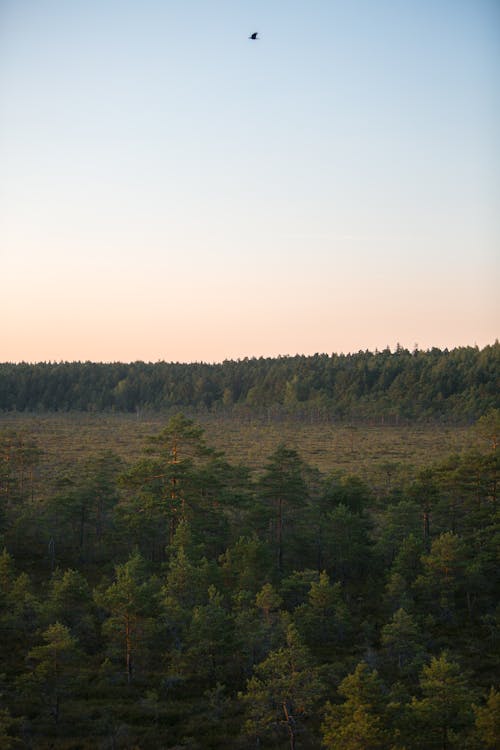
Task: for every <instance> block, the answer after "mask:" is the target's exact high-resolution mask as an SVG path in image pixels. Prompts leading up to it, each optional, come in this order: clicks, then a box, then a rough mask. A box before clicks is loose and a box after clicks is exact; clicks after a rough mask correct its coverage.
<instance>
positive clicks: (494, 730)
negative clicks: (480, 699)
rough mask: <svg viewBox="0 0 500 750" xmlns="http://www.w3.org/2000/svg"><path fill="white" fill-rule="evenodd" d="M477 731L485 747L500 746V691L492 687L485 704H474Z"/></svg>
mask: <svg viewBox="0 0 500 750" xmlns="http://www.w3.org/2000/svg"><path fill="white" fill-rule="evenodd" d="M474 713H475V715H476V731H477V735H478V737H479V739H480V741H481V742H482V743H483V747H485V748H495V747H498V742H499V740H500V693H499V692H498V691H497V690H495V688H491V690H490V693H489V695H488V700H487V701H486V705H484V706H474Z"/></svg>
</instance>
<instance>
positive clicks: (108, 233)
mask: <svg viewBox="0 0 500 750" xmlns="http://www.w3.org/2000/svg"><path fill="white" fill-rule="evenodd" d="M253 31H259V32H260V35H261V39H260V41H257V42H252V41H250V40H248V38H247V37H248V36H249V34H251V33H252V32H253ZM499 134H500V3H499V2H498V1H497V0H342V1H340V0H308V1H307V2H305V0H302V1H301V2H298V1H297V0H262V1H261V0H252V2H250V1H249V0H247V1H245V2H243V1H240V0H140V1H139V0H135V2H131V1H130V0H119V1H118V0H0V269H1V280H2V283H1V291H0V360H1V361H20V360H24V361H47V360H57V361H58V360H96V361H114V360H122V361H132V360H138V359H143V360H149V361H156V360H159V359H162V360H167V361H171V360H178V361H200V360H204V361H209V362H213V361H221V360H223V359H235V358H239V357H245V356H260V355H265V356H268V355H272V356H275V355H278V354H295V353H304V354H311V353H314V352H327V353H331V352H341V351H343V352H349V351H357V350H359V349H372V350H374V349H375V348H379V349H382V348H384V347H385V346H387V345H389V346H390V347H394V346H395V345H396V343H397V342H399V343H401V344H402V345H403V346H406V347H409V348H413V347H414V346H415V344H416V345H418V347H419V348H421V349H426V348H428V347H432V346H438V347H449V348H451V347H454V346H460V345H468V344H471V345H473V344H477V345H478V346H484V345H486V344H490V343H493V341H494V340H495V338H496V337H497V336H498V335H499V330H500V325H499V323H500V306H499V294H498V288H499V283H498V282H499V281H500V274H499V249H500V218H499V217H500V210H499V207H500V178H499V175H500V146H499Z"/></svg>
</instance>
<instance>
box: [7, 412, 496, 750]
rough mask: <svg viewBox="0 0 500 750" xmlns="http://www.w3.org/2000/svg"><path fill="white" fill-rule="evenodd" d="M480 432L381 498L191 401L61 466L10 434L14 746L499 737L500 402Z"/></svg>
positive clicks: (414, 743) (454, 742)
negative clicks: (198, 414)
mask: <svg viewBox="0 0 500 750" xmlns="http://www.w3.org/2000/svg"><path fill="white" fill-rule="evenodd" d="M478 430H479V431H480V433H481V434H482V435H483V436H484V437H485V441H484V450H481V451H479V450H474V451H472V452H467V453H462V454H457V455H451V456H449V457H448V458H447V459H446V460H442V461H440V462H439V463H430V464H429V466H427V467H426V468H425V469H423V470H422V471H421V472H420V473H419V475H418V476H417V477H416V478H415V479H412V480H402V483H401V484H398V483H396V482H393V483H391V484H390V485H388V486H387V488H386V491H385V494H383V495H380V493H379V494H377V495H375V494H374V493H373V491H372V489H371V488H370V486H369V485H368V484H366V483H364V482H363V481H361V479H360V478H359V477H357V476H356V475H349V474H342V473H340V472H338V471H332V472H331V473H329V474H326V475H325V474H321V473H320V472H319V471H318V470H317V469H315V468H314V467H312V466H310V465H308V464H307V463H306V462H305V461H304V460H303V459H302V457H301V456H300V454H299V453H298V452H297V451H296V450H294V449H291V448H290V447H287V446H286V445H280V446H278V447H277V448H276V449H275V450H274V451H273V452H272V454H271V455H269V456H264V457H263V461H262V467H261V470H260V471H257V472H255V473H253V474H252V473H251V472H250V471H249V470H248V469H247V468H246V467H245V466H242V465H233V464H231V463H229V462H228V461H227V460H226V458H225V456H224V454H223V453H222V452H218V451H215V450H214V449H213V448H211V447H210V445H209V444H208V442H207V438H206V436H205V434H204V431H203V430H202V428H201V427H199V426H198V425H197V424H196V423H195V422H193V421H191V420H190V419H188V418H186V417H185V416H183V415H182V414H177V415H175V416H173V417H172V418H170V419H169V421H168V422H167V423H166V425H165V427H164V428H163V429H162V430H161V431H160V432H159V433H158V434H155V435H151V436H150V437H149V438H148V439H147V440H146V442H145V444H144V450H143V453H142V455H141V457H140V458H139V459H138V460H135V461H133V462H131V463H128V464H127V463H124V462H123V460H122V459H120V458H119V457H117V456H116V455H114V454H113V453H111V452H109V451H105V452H101V453H98V454H95V455H91V456H87V457H85V458H83V459H82V460H80V461H78V460H74V461H72V462H71V463H68V465H67V466H65V467H63V468H62V469H60V470H59V471H58V473H57V475H56V476H54V477H52V478H51V479H50V480H49V479H48V478H47V477H46V476H45V475H44V474H43V473H40V471H39V466H40V463H41V461H42V460H43V445H37V444H36V443H35V441H34V440H33V439H31V438H30V436H29V434H28V435H27V434H21V433H18V432H13V431H9V432H4V433H2V434H1V436H0V534H1V542H2V545H3V547H4V551H3V553H2V554H1V555H0V633H1V638H0V655H1V660H2V673H1V676H0V747H2V748H6V749H8V748H23V749H24V748H26V749H30V750H31V749H33V750H34V749H35V748H36V750H44V749H45V748H46V749H47V750H48V749H49V748H52V749H57V750H63V749H64V750H90V748H92V750H95V749H96V748H100V749H102V750H107V749H108V748H109V749H111V748H113V749H115V750H118V749H120V748H122V749H124V750H125V749H127V750H155V749H158V750H160V749H162V750H181V748H183V749H184V750H201V748H203V749H208V750H210V749H213V750H215V749H216V748H221V747H231V748H235V750H237V748H241V749H242V750H244V749H247V748H248V750H250V748H257V747H260V748H262V749H264V748H278V749H281V748H282V749H283V750H284V749H285V748H289V749H290V750H312V749H313V748H317V750H319V749H320V748H326V750H361V749H363V750H432V749H433V748H436V749H439V750H450V749H451V748H459V749H463V750H466V749H469V750H479V749H480V748H496V747H498V741H499V738H500V728H499V727H500V693H499V692H498V682H497V680H498V674H499V667H500V657H499V654H500V651H499V648H498V646H499V644H500V608H499V606H498V565H497V563H498V539H499V509H498V498H497V494H498V486H497V484H498V479H497V478H498V431H499V412H498V410H497V411H492V412H491V413H490V414H488V415H486V416H484V417H483V418H481V420H479V423H478ZM405 481H406V482H407V483H405Z"/></svg>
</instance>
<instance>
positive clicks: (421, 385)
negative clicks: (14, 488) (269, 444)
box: [0, 342, 500, 422]
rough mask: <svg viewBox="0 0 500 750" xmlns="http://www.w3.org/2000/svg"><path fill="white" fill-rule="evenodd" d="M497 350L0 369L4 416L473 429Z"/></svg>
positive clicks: (494, 399) (494, 379) (491, 394)
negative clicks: (186, 413)
mask: <svg viewBox="0 0 500 750" xmlns="http://www.w3.org/2000/svg"><path fill="white" fill-rule="evenodd" d="M499 370H500V344H499V343H498V342H495V344H493V345H491V346H486V347H484V348H483V349H479V348H477V347H460V348H457V349H452V350H451V351H448V350H443V351H442V350H440V349H431V350H428V351H420V350H418V349H416V350H414V351H413V352H410V351H408V350H407V349H403V348H402V347H399V346H398V347H397V348H396V350H395V351H393V352H391V351H390V350H389V349H385V350H384V351H380V352H369V351H365V352H358V353H357V354H346V355H344V354H332V355H327V354H315V355H314V356H298V355H297V356H293V357H291V356H290V357H289V356H286V357H277V358H263V357H261V358H253V359H243V360H238V361H225V362H223V363H221V364H206V363H192V364H181V363H172V362H171V363H167V362H157V363H146V362H134V363H130V364H124V363H111V364H103V363H93V362H59V363H56V362H45V363H37V364H29V363H19V364H12V363H3V364H0V410H1V411H12V410H17V411H27V412H40V411H69V410H80V411H123V412H135V411H139V410H147V409H150V410H165V411H168V410H178V409H179V408H181V409H183V410H189V409H191V410H193V411H194V412H196V411H198V412H200V411H201V410H209V411H211V412H219V413H231V414H233V413H235V414H241V415H244V414H262V413H265V414H267V415H268V416H273V415H274V416H279V415H282V414H296V415H298V416H301V415H311V414H314V415H316V416H318V417H319V418H330V419H339V420H353V419H360V420H362V419H373V418H377V419H379V418H387V419H389V420H391V419H392V420H399V419H407V420H417V419H418V420H436V419H439V420H441V419H445V420H451V421H453V420H454V421H460V422H464V421H469V422H470V421H474V420H475V419H478V418H479V417H480V416H481V415H482V414H484V413H485V412H486V411H488V409H491V408H494V407H496V406H498V373H499Z"/></svg>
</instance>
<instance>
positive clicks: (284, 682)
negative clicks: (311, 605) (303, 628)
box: [241, 625, 323, 747]
mask: <svg viewBox="0 0 500 750" xmlns="http://www.w3.org/2000/svg"><path fill="white" fill-rule="evenodd" d="M322 691H323V688H322V685H321V682H320V680H319V678H318V676H317V672H316V670H315V668H314V663H313V661H312V658H311V656H310V654H309V652H308V650H307V649H306V648H305V646H304V645H303V644H302V643H301V641H300V638H299V636H298V633H297V631H296V629H295V628H294V626H293V625H290V626H289V628H288V631H287V634H286V643H285V645H284V646H283V647H282V648H280V649H278V650H276V651H271V652H270V654H269V655H268V657H267V658H266V659H264V661H262V662H261V663H260V664H259V665H258V666H257V667H255V670H254V676H253V677H251V678H250V680H248V683H247V688H246V691H245V692H244V693H242V694H241V700H242V702H243V704H244V706H245V713H246V716H247V720H246V723H245V733H246V734H248V735H249V736H251V737H253V738H256V739H259V738H263V739H265V738H267V737H270V738H272V739H274V740H275V741H279V739H280V738H283V737H285V738H286V737H288V738H290V746H291V747H295V744H294V742H295V739H296V737H297V736H300V735H301V734H303V733H305V731H306V728H307V721H308V719H309V718H310V717H311V714H312V713H313V712H314V709H315V707H316V706H317V704H318V701H319V700H320V698H321V695H322Z"/></svg>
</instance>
